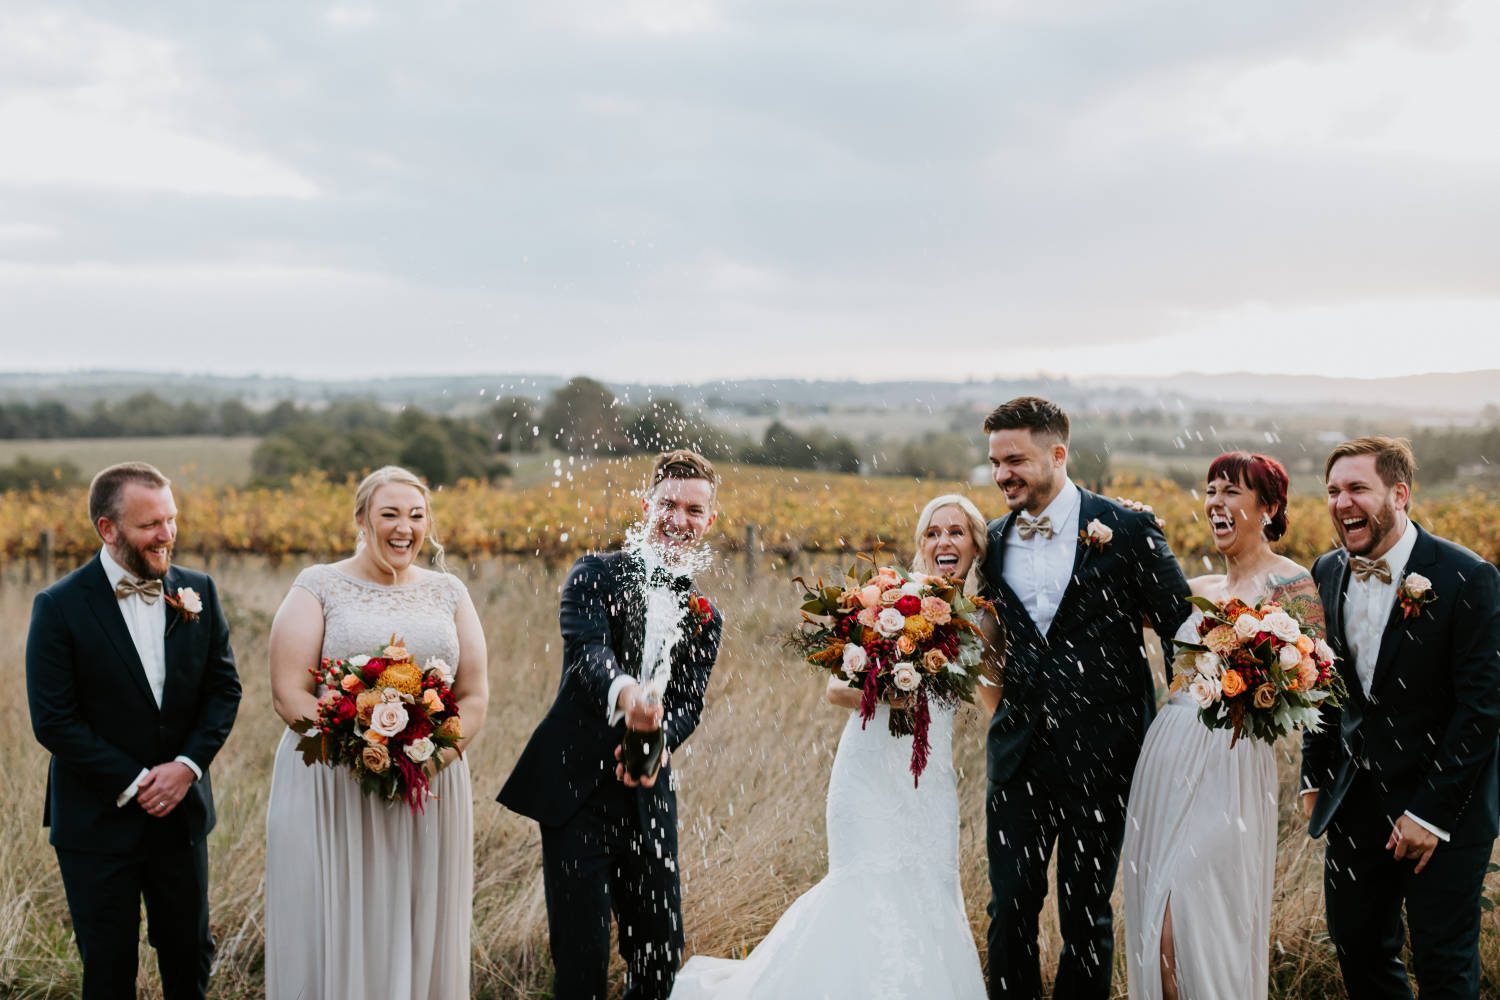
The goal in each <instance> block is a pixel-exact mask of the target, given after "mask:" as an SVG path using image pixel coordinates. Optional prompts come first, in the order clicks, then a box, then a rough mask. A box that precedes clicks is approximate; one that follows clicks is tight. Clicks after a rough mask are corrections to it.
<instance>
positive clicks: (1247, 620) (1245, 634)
mask: <svg viewBox="0 0 1500 1000" xmlns="http://www.w3.org/2000/svg"><path fill="white" fill-rule="evenodd" d="M1259 631H1260V619H1259V618H1257V617H1255V616H1254V615H1252V614H1250V613H1249V612H1246V613H1245V614H1242V615H1240V616H1239V617H1238V618H1236V619H1235V620H1234V634H1235V635H1237V636H1239V637H1240V638H1241V639H1254V638H1255V633H1257V632H1259Z"/></svg>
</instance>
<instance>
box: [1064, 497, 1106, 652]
mask: <svg viewBox="0 0 1500 1000" xmlns="http://www.w3.org/2000/svg"><path fill="white" fill-rule="evenodd" d="M1106 506H1107V504H1105V502H1104V501H1103V500H1102V499H1101V498H1100V497H1098V496H1097V495H1096V494H1093V493H1090V492H1089V491H1088V490H1086V489H1084V488H1083V487H1082V486H1080V487H1078V527H1079V529H1080V530H1087V529H1086V527H1085V526H1086V525H1087V524H1088V523H1089V522H1090V521H1092V520H1093V519H1094V518H1096V517H1098V516H1099V515H1100V513H1102V508H1104V507H1106ZM1091 554H1093V546H1091V545H1084V544H1083V543H1082V542H1080V541H1078V540H1077V539H1076V538H1075V539H1074V541H1073V568H1072V570H1071V571H1069V573H1068V579H1067V582H1066V583H1064V584H1063V592H1062V596H1061V597H1059V598H1058V601H1057V612H1056V613H1055V614H1054V615H1053V616H1052V627H1053V628H1056V627H1057V623H1058V622H1060V621H1062V620H1063V619H1064V617H1065V616H1066V613H1067V612H1070V611H1071V610H1072V609H1073V605H1074V604H1076V603H1077V602H1078V600H1079V597H1078V593H1079V590H1080V589H1081V588H1079V587H1078V586H1077V583H1078V574H1080V573H1082V572H1083V568H1084V566H1086V565H1087V564H1088V561H1089V556H1090V555H1091Z"/></svg>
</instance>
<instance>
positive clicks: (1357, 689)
mask: <svg viewBox="0 0 1500 1000" xmlns="http://www.w3.org/2000/svg"><path fill="white" fill-rule="evenodd" d="M1331 577H1332V583H1333V586H1332V587H1330V588H1328V589H1327V590H1325V591H1323V592H1322V593H1321V595H1320V596H1321V597H1322V598H1323V616H1324V620H1325V621H1326V622H1327V623H1328V638H1329V641H1330V642H1332V643H1333V644H1334V645H1336V646H1338V648H1339V649H1340V650H1342V651H1343V653H1344V655H1343V656H1342V657H1341V658H1340V660H1339V664H1338V668H1339V672H1340V673H1342V674H1343V675H1344V686H1345V687H1346V688H1347V689H1348V690H1349V691H1350V692H1351V693H1352V694H1353V696H1354V697H1356V698H1358V699H1359V700H1360V701H1364V700H1365V691H1364V688H1363V687H1362V686H1361V685H1360V683H1359V670H1358V669H1357V668H1356V667H1355V665H1354V660H1353V658H1352V657H1353V654H1351V653H1350V652H1349V637H1348V634H1347V633H1346V632H1345V631H1344V591H1345V590H1347V589H1348V587H1349V553H1348V552H1346V551H1344V550H1343V549H1338V550H1337V551H1336V552H1335V553H1334V567H1333V569H1332V571H1331Z"/></svg>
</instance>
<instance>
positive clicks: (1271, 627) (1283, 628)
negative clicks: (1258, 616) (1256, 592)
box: [1260, 611, 1302, 642]
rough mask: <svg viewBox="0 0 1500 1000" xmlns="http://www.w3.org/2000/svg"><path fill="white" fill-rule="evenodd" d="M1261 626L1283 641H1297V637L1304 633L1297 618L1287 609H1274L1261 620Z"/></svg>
mask: <svg viewBox="0 0 1500 1000" xmlns="http://www.w3.org/2000/svg"><path fill="white" fill-rule="evenodd" d="M1260 627H1261V628H1262V629H1263V630H1265V631H1267V632H1270V633H1271V634H1272V635H1274V636H1275V637H1276V638H1278V639H1280V640H1281V641H1282V642H1296V641H1297V637H1298V636H1299V635H1301V634H1302V629H1301V628H1299V627H1298V625H1297V620H1296V619H1295V618H1293V617H1292V616H1291V615H1289V614H1287V613H1286V612H1285V611H1272V612H1271V613H1270V614H1268V615H1266V617H1265V618H1264V619H1262V620H1261V623H1260Z"/></svg>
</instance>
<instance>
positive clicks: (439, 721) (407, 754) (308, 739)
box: [292, 635, 463, 813]
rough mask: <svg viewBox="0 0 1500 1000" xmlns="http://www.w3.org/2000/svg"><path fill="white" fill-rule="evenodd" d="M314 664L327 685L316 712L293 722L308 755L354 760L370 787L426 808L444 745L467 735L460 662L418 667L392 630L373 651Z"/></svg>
mask: <svg viewBox="0 0 1500 1000" xmlns="http://www.w3.org/2000/svg"><path fill="white" fill-rule="evenodd" d="M308 670H309V672H310V673H312V675H313V676H314V677H315V678H317V680H318V683H319V684H323V685H326V686H327V688H328V692H327V693H326V694H325V695H323V697H322V698H321V699H319V702H318V717H317V719H304V720H302V721H301V722H299V723H298V724H297V725H294V726H293V727H292V729H293V730H294V731H296V732H297V733H299V734H300V735H301V736H302V739H301V740H299V741H298V742H297V749H298V750H299V751H301V753H302V759H303V762H304V763H306V764H308V765H309V766H311V765H313V764H315V763H323V764H327V765H329V766H330V767H344V768H348V770H349V773H350V774H351V775H352V776H353V777H354V779H355V780H356V781H358V782H359V786H360V788H361V789H363V791H364V793H365V794H366V795H377V796H379V797H380V798H383V799H385V800H387V801H392V802H393V801H395V800H396V799H402V800H404V801H405V802H406V804H407V805H409V806H410V807H411V810H412V812H413V813H415V812H418V811H419V810H421V809H422V808H423V803H424V802H425V800H426V799H427V797H428V796H429V795H430V794H431V793H430V792H429V790H428V779H429V777H430V776H431V775H433V774H435V773H437V767H438V760H439V757H438V754H439V752H440V751H442V750H443V749H444V748H446V747H453V748H455V749H456V748H457V747H458V741H459V740H460V739H462V738H463V726H462V725H461V724H460V722H459V719H458V704H457V703H456V702H455V701H454V698H453V688H452V685H453V669H452V668H451V667H449V666H448V664H446V663H444V662H443V661H442V660H438V659H433V660H428V661H427V665H426V666H425V667H418V666H417V665H416V664H415V663H413V662H412V658H411V654H410V653H409V652H407V650H406V647H405V645H403V644H402V641H401V640H400V639H398V638H396V637H395V636H394V635H393V636H391V639H390V642H388V643H386V644H385V645H383V646H380V647H378V648H377V649H376V650H375V651H374V652H373V653H372V654H371V655H369V656H352V657H350V658H349V659H347V660H331V659H325V660H323V662H322V663H320V664H319V665H318V666H316V667H309V668H308Z"/></svg>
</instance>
